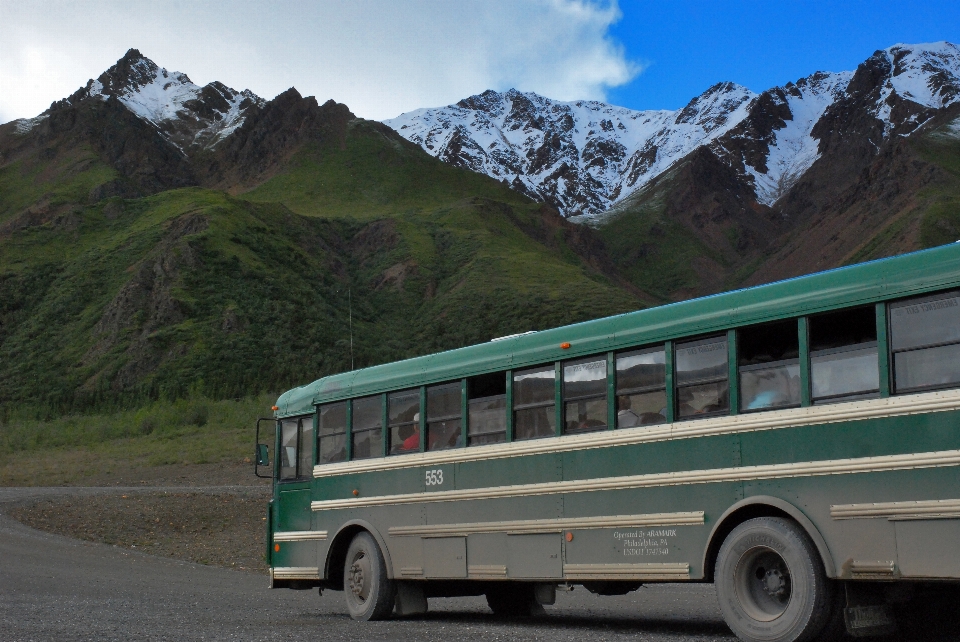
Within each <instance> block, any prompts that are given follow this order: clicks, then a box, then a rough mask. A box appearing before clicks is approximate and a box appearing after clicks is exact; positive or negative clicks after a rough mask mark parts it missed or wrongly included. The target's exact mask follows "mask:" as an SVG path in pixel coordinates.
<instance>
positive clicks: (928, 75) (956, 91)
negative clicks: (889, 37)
mask: <svg viewBox="0 0 960 642" xmlns="http://www.w3.org/2000/svg"><path fill="white" fill-rule="evenodd" d="M885 53H886V56H887V60H888V61H889V62H890V66H891V68H892V69H893V71H892V73H891V75H890V78H889V79H887V81H886V82H885V83H884V85H883V89H882V91H881V94H880V99H879V100H878V101H877V118H879V119H880V120H881V121H883V123H884V125H885V127H884V135H885V136H886V135H889V134H890V132H891V131H892V130H893V129H894V128H895V125H896V123H895V122H894V119H893V108H892V105H893V101H892V100H890V98H891V96H892V95H893V94H896V95H898V96H900V97H902V98H905V99H907V100H910V101H912V102H914V103H916V104H918V105H921V106H923V107H927V108H930V109H943V108H944V107H948V106H949V105H952V104H954V103H956V102H958V101H960V47H957V45H954V44H952V43H949V42H934V43H928V44H922V45H904V44H897V45H894V46H892V47H889V48H887V49H886V50H885ZM916 121H917V119H916V117H915V115H914V117H913V118H912V119H911V122H913V123H915V126H914V127H912V128H911V129H910V130H909V131H906V132H901V135H902V136H908V135H910V134H911V133H912V132H914V131H916V130H917V129H919V128H920V127H921V126H922V125H923V124H924V123H925V122H926V121H925V120H924V121H920V122H916Z"/></svg>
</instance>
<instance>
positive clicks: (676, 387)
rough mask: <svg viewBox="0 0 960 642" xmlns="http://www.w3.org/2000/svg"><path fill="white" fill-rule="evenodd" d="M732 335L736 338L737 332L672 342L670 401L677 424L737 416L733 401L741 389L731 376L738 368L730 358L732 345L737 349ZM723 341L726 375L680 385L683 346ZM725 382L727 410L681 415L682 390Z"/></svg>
mask: <svg viewBox="0 0 960 642" xmlns="http://www.w3.org/2000/svg"><path fill="white" fill-rule="evenodd" d="M731 334H732V335H733V336H734V337H735V336H736V331H735V330H722V331H718V332H716V333H709V334H703V335H695V336H692V337H679V338H676V339H674V340H673V341H671V342H670V343H671V344H672V345H671V347H672V351H671V354H672V356H673V360H672V361H673V363H672V368H673V377H672V378H673V382H672V384H673V399H672V400H670V401H671V402H672V404H673V421H675V422H676V421H695V420H697V419H706V418H708V417H727V416H730V415H734V414H736V412H735V408H734V404H733V401H732V400H733V399H734V395H735V394H737V395H739V389H738V388H739V386H737V385H735V384H736V381H737V378H731V376H730V374H731V373H730V370H731V369H732V368H733V367H735V366H736V363H735V361H734V365H733V366H731V358H730V352H731V345H733V349H734V350H735V349H736V345H735V344H731ZM721 341H723V342H724V343H726V349H725V350H724V357H725V359H726V368H724V375H723V376H722V377H719V376H718V377H714V378H711V379H702V380H698V381H693V382H687V383H680V377H679V370H678V369H677V361H678V359H677V352H678V351H680V350H682V349H685V348H683V347H682V346H684V345H690V344H698V343H710V342H717V343H719V342H721ZM723 381H726V382H727V407H726V408H724V409H720V410H714V411H712V412H704V413H698V414H694V415H691V416H687V417H682V416H681V415H680V390H681V389H683V388H693V387H697V386H704V385H709V384H712V383H719V382H723Z"/></svg>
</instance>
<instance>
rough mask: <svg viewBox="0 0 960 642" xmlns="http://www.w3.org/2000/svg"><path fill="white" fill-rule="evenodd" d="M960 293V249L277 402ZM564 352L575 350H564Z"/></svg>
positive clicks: (289, 406)
mask: <svg viewBox="0 0 960 642" xmlns="http://www.w3.org/2000/svg"><path fill="white" fill-rule="evenodd" d="M958 285H960V243H954V244H951V245H944V246H941V247H937V248H933V249H930V250H924V251H921V252H913V253H911V254H904V255H902V256H897V257H892V258H888V259H881V260H878V261H871V262H869V263H861V264H859V265H853V266H850V267H844V268H838V269H835V270H828V271H826V272H818V273H816V274H811V275H808V276H803V277H797V278H794V279H788V280H786V281H778V282H776V283H770V284H767V285H761V286H757V287H753V288H747V289H743V290H736V291H733V292H725V293H723V294H716V295H713V296H708V297H703V298H700V299H692V300H690V301H683V302H680V303H673V304H670V305H664V306H660V307H656V308H650V309H647V310H639V311H637V312H630V313H627V314H620V315H617V316H612V317H606V318H603V319H596V320H593V321H586V322H584V323H577V324H574V325H568V326H563V327H560V328H554V329H551V330H544V331H541V332H535V333H529V334H525V335H520V336H517V337H513V338H509V339H503V340H499V341H491V342H488V343H483V344H479V345H474V346H469V347H466V348H460V349H457V350H450V351H447V352H441V353H438V354H431V355H427V356H423V357H416V358H414V359H407V360H405V361H398V362H395V363H387V364H384V365H380V366H373V367H370V368H364V369H362V370H356V371H353V372H346V373H343V374H338V375H332V376H329V377H324V378H323V379H320V380H318V381H315V382H313V383H311V384H310V385H307V386H302V387H300V388H295V389H294V390H291V391H289V392H286V393H284V394H283V395H281V397H280V399H279V401H278V402H277V405H278V406H279V408H280V410H279V411H278V413H277V414H278V415H281V416H282V415H290V414H297V413H302V412H309V411H310V410H311V409H312V407H313V405H314V404H317V403H323V402H326V401H333V400H336V399H343V398H349V397H358V396H362V395H368V394H375V393H379V392H385V391H388V390H395V389H398V388H404V387H408V386H418V385H423V384H429V383H436V382H441V381H449V380H452V379H459V378H461V377H465V376H471V375H475V374H481V373H485V372H495V371H498V370H506V369H508V368H522V367H525V366H531V365H536V364H539V363H549V362H553V361H556V360H558V359H568V358H571V357H577V356H581V355H587V354H591V353H597V352H605V351H607V350H617V349H620V348H625V347H631V346H639V345H643V344H649V343H655V342H661V341H665V340H667V339H676V338H680V337H689V336H694V335H699V334H705V333H710V332H716V331H720V330H726V329H729V328H733V327H738V326H745V325H752V324H755V323H762V322H765V321H770V320H773V319H778V318H789V317H795V316H802V315H807V314H814V313H817V312H822V311H826V310H831V309H835V308H842V307H848V306H854V305H861V304H867V303H874V302H877V301H883V300H888V299H894V298H898V297H903V296H909V295H911V294H918V293H922V292H930V291H934V290H939V289H944V288H949V287H955V286H958ZM561 343H569V344H570V348H568V349H566V350H564V349H562V348H561V347H560V344H561Z"/></svg>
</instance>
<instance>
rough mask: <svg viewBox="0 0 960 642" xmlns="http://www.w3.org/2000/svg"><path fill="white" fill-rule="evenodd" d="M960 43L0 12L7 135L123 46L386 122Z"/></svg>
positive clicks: (593, 25)
mask: <svg viewBox="0 0 960 642" xmlns="http://www.w3.org/2000/svg"><path fill="white" fill-rule="evenodd" d="M937 40H949V41H951V42H954V43H958V44H960V0H953V2H946V1H941V0H934V1H930V2H909V1H908V0H901V1H900V2H886V1H876V2H842V1H837V2H782V1H778V0H774V1H770V0H767V1H765V2H759V1H749V2H723V3H720V2H669V1H668V0H661V1H659V2H640V1H639V0H620V2H619V3H617V2H611V1H610V0H402V1H397V0H350V1H349V2H344V1H343V0H202V1H201V0H84V1H83V2H77V1H76V0H0V123H3V122H7V121H9V120H12V119H14V118H29V117H32V116H36V115H38V114H40V113H41V112H42V111H43V110H45V109H46V108H47V107H48V106H49V105H50V103H51V102H52V101H55V100H59V99H61V98H64V97H66V96H69V95H70V94H71V93H73V92H74V91H76V89H77V88H79V87H81V86H83V85H84V84H85V83H86V82H87V79H89V78H96V77H97V76H99V75H100V73H101V72H103V71H105V70H106V69H107V68H109V67H110V66H111V65H112V64H113V63H114V62H116V61H117V60H118V59H119V58H120V57H121V56H123V54H124V52H125V51H126V50H127V49H128V48H131V47H132V48H137V49H139V50H140V51H141V52H142V53H143V54H144V55H145V56H147V57H149V58H151V59H152V60H153V61H154V62H156V63H157V64H158V65H160V66H161V67H165V68H167V69H169V70H171V71H181V72H184V73H186V74H187V75H188V76H189V77H190V78H191V79H192V80H193V81H194V82H195V83H197V84H200V85H203V84H206V83H208V82H211V81H214V80H219V81H221V82H223V83H226V84H227V85H229V86H231V87H233V88H235V89H251V90H253V91H254V92H256V93H257V94H258V95H260V96H262V97H263V98H267V99H270V98H273V97H274V96H276V95H277V94H278V93H280V92H282V91H284V90H286V89H287V88H289V87H296V88H297V89H298V90H300V92H301V93H302V94H303V95H305V96H310V95H313V96H316V97H317V99H318V100H319V101H321V102H323V101H325V100H327V99H330V98H332V99H334V100H336V101H338V102H342V103H346V104H347V105H348V106H349V107H350V108H351V109H352V110H353V112H354V113H355V114H357V115H358V116H362V117H365V118H372V119H377V120H380V119H385V118H392V117H395V116H397V115H399V114H400V113H402V112H407V111H411V110H414V109H417V108H420V107H437V106H442V105H448V104H451V103H454V102H456V101H458V100H460V99H462V98H465V97H467V96H470V95H473V94H477V93H480V92H482V91H484V90H486V89H496V90H506V89H509V88H511V87H516V88H517V89H521V90H523V91H533V92H537V93H539V94H541V95H544V96H547V97H550V98H555V99H558V100H575V99H594V100H605V101H607V102H610V103H613V104H617V105H622V106H625V107H631V108H634V109H677V108H679V107H682V106H683V105H684V104H686V103H687V102H688V101H689V100H690V99H692V98H693V97H695V96H697V95H698V94H700V93H701V92H703V91H704V90H705V89H707V88H708V87H709V86H711V85H712V84H714V83H717V82H720V81H724V80H730V81H733V82H737V83H740V84H742V85H745V86H747V87H749V88H750V89H752V90H754V91H757V92H759V91H763V90H764V89H768V88H770V87H772V86H776V85H781V84H784V83H786V82H787V81H789V80H796V79H797V78H800V77H803V76H806V75H808V74H811V73H813V72H814V71H817V70H825V71H843V70H851V69H854V68H856V66H857V64H859V63H860V62H862V61H863V60H864V59H866V58H867V57H868V56H870V54H871V53H873V52H874V51H875V50H877V49H881V48H884V47H888V46H890V45H892V44H895V43H897V42H906V43H919V42H931V41H937Z"/></svg>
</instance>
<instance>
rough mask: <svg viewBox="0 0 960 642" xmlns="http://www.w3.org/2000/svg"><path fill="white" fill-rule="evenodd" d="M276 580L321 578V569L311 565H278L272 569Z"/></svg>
mask: <svg viewBox="0 0 960 642" xmlns="http://www.w3.org/2000/svg"><path fill="white" fill-rule="evenodd" d="M272 574H273V579H275V580H319V579H320V569H319V568H311V567H309V566H277V567H274V568H273V570H272Z"/></svg>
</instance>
